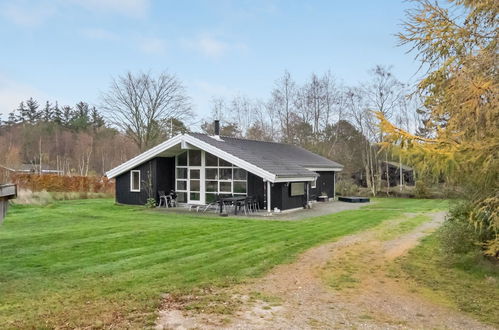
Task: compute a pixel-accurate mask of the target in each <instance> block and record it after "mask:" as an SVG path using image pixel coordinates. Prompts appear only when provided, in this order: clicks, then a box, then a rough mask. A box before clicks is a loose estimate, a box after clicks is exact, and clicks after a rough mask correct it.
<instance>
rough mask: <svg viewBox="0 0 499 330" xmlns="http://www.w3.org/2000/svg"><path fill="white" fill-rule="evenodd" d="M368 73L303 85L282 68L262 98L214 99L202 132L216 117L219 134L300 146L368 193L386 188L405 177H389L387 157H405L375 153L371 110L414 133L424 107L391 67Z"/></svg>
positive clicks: (378, 139) (376, 133) (327, 76)
mask: <svg viewBox="0 0 499 330" xmlns="http://www.w3.org/2000/svg"><path fill="white" fill-rule="evenodd" d="M369 74H370V76H369V79H368V80H367V81H365V82H362V83H359V84H358V85H357V86H345V85H343V84H341V83H338V81H337V80H336V79H335V78H334V76H333V75H332V74H331V72H326V73H324V74H311V76H310V79H308V81H305V82H303V83H297V82H296V81H295V80H294V79H293V77H292V75H291V74H290V73H289V72H285V73H284V74H283V76H282V77H280V78H279V79H278V80H276V82H275V84H274V88H273V89H272V90H271V91H270V93H269V97H268V98H267V99H265V100H256V99H250V98H247V97H245V96H236V97H234V98H232V99H223V98H215V99H213V101H212V113H211V115H210V117H209V118H206V119H205V121H204V123H203V124H202V125H201V129H202V130H203V131H204V132H206V133H210V134H211V133H212V132H213V124H212V122H213V120H214V119H221V121H222V131H221V133H222V135H227V136H235V137H244V138H249V139H256V140H264V141H276V142H285V143H291V144H296V145H299V146H302V147H304V148H306V149H309V150H312V151H314V152H316V153H319V154H321V155H323V156H324V157H327V158H330V159H333V160H335V161H337V162H339V163H341V164H343V165H345V169H344V171H343V173H342V177H343V178H349V179H350V178H355V181H356V183H358V184H362V185H363V186H366V187H369V189H370V191H371V193H372V194H374V195H375V194H376V193H377V192H379V191H389V189H390V187H391V186H395V185H399V184H400V183H402V184H403V175H402V174H401V175H400V176H397V178H396V179H394V178H393V175H390V174H389V169H388V166H387V164H386V162H387V161H395V162H397V163H399V164H402V163H403V162H404V160H403V159H401V158H400V157H399V156H397V155H394V154H391V153H389V152H386V151H383V150H380V143H382V142H383V134H382V132H381V130H380V129H379V126H378V123H379V121H378V120H376V118H375V116H374V111H380V112H382V113H383V114H384V115H386V116H387V118H390V119H392V120H393V121H394V122H396V123H397V124H398V125H400V126H401V127H403V128H405V129H407V130H409V131H411V132H414V133H417V134H419V135H424V130H423V129H422V128H420V126H422V125H421V123H422V117H421V116H422V115H423V114H424V111H422V110H418V102H417V98H411V99H409V98H408V97H407V95H408V94H409V91H408V86H407V85H406V84H404V83H402V82H400V81H399V80H398V79H397V78H396V77H395V76H394V75H393V73H392V72H391V68H389V67H384V66H376V67H374V68H373V69H371V70H370V71H369ZM400 170H401V169H400ZM400 179H402V180H400Z"/></svg>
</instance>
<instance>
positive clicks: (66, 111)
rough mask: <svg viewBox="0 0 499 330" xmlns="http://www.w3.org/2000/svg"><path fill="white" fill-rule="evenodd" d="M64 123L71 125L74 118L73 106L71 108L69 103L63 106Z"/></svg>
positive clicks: (67, 125) (64, 124)
mask: <svg viewBox="0 0 499 330" xmlns="http://www.w3.org/2000/svg"><path fill="white" fill-rule="evenodd" d="M61 113H62V116H61V118H62V120H61V122H62V125H63V126H66V127H69V126H70V125H71V120H72V119H73V108H71V107H70V106H69V105H65V106H63V107H62V111H61Z"/></svg>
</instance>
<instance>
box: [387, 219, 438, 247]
mask: <svg viewBox="0 0 499 330" xmlns="http://www.w3.org/2000/svg"><path fill="white" fill-rule="evenodd" d="M429 220H430V217H429V216H428V215H425V214H418V215H415V216H409V217H407V218H404V219H403V220H402V221H401V222H400V223H398V224H396V225H394V226H391V227H389V228H385V229H384V230H383V231H381V232H380V234H379V238H380V239H381V240H384V241H388V240H391V239H394V238H396V237H397V236H400V235H402V234H406V233H408V232H410V231H411V230H413V229H415V228H417V227H419V226H420V225H422V224H423V223H425V222H427V221H429Z"/></svg>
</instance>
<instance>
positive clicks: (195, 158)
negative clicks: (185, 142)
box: [189, 150, 201, 166]
mask: <svg viewBox="0 0 499 330" xmlns="http://www.w3.org/2000/svg"><path fill="white" fill-rule="evenodd" d="M189 166H201V150H189Z"/></svg>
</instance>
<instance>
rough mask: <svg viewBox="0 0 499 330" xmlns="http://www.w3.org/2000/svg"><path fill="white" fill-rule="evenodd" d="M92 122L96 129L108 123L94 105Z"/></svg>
mask: <svg viewBox="0 0 499 330" xmlns="http://www.w3.org/2000/svg"><path fill="white" fill-rule="evenodd" d="M91 123H92V127H93V128H94V129H97V128H100V127H103V126H104V125H105V124H106V122H105V121H104V117H102V116H101V115H100V113H99V112H98V111H97V109H96V108H95V107H92V114H91Z"/></svg>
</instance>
